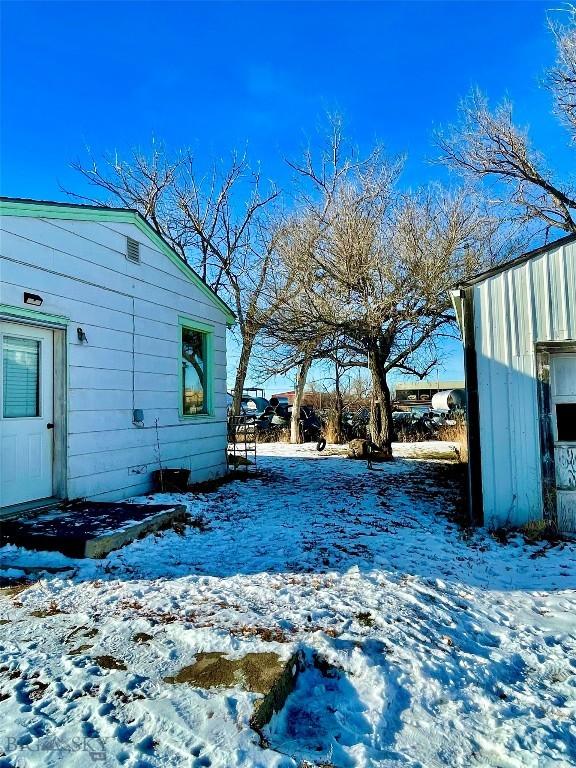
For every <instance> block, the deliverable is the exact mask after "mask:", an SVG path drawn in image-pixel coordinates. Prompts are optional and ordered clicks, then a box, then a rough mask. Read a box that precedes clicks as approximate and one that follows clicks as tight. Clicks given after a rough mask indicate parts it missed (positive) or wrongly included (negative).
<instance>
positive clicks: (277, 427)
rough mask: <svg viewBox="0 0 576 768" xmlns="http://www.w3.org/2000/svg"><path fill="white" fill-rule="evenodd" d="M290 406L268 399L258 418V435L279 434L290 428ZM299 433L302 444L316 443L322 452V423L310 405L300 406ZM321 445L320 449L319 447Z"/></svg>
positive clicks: (324, 443)
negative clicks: (266, 406) (275, 432)
mask: <svg viewBox="0 0 576 768" xmlns="http://www.w3.org/2000/svg"><path fill="white" fill-rule="evenodd" d="M291 420H292V406H291V405H284V404H281V403H279V402H278V401H277V400H276V398H271V399H270V404H269V406H268V408H266V410H265V411H264V413H262V414H261V416H259V417H258V420H257V429H258V432H260V433H267V434H270V433H271V432H274V431H277V432H280V431H281V430H283V429H288V428H289V427H290V422H291ZM300 433H301V435H302V439H303V441H304V442H306V443H307V442H311V441H313V442H316V443H318V450H320V451H321V450H323V448H324V447H325V445H326V441H325V440H324V438H322V421H321V420H320V417H319V415H318V414H317V413H316V412H315V410H314V408H312V406H310V405H302V406H300ZM320 444H322V447H320Z"/></svg>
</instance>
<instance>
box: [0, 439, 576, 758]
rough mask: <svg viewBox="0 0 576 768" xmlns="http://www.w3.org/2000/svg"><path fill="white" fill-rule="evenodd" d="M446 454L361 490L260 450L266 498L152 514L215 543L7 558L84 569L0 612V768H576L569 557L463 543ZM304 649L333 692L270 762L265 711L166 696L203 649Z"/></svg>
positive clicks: (12, 551)
mask: <svg viewBox="0 0 576 768" xmlns="http://www.w3.org/2000/svg"><path fill="white" fill-rule="evenodd" d="M414 451H416V452H415V453H414ZM438 451H440V453H438V455H439V456H445V455H450V451H451V448H450V446H447V445H442V444H438V443H434V444H421V445H420V446H419V447H418V448H416V449H414V448H413V447H410V446H404V445H403V446H397V451H396V452H397V455H398V456H399V457H400V458H398V459H397V460H396V461H394V462H392V463H389V464H383V465H379V466H378V467H377V468H376V469H374V470H373V471H371V472H370V471H368V470H367V468H366V464H365V463H364V462H353V461H349V460H347V459H345V458H344V457H343V456H342V455H340V454H341V451H339V450H338V449H332V450H331V448H330V446H329V447H328V449H327V451H326V452H325V453H324V454H317V453H316V451H315V450H314V447H313V446H307V445H306V446H298V447H293V446H288V445H266V446H261V449H260V454H261V455H260V456H259V459H258V463H259V467H260V469H261V470H263V473H264V475H263V477H262V479H260V480H251V481H247V482H239V481H237V482H234V483H231V484H229V485H226V486H223V487H222V488H221V489H220V490H218V491H216V492H214V493H211V494H205V495H196V496H192V495H185V496H182V497H175V496H168V495H160V496H156V497H155V498H154V500H155V501H157V502H164V501H170V502H173V501H174V500H176V499H177V500H181V499H182V500H183V501H184V502H185V503H186V504H187V505H188V507H189V509H190V511H191V513H192V514H193V515H194V516H201V517H202V518H203V519H204V521H205V525H204V526H202V528H204V530H202V529H199V528H188V529H186V530H185V532H184V533H183V534H181V533H179V532H177V531H172V530H171V531H168V532H165V533H163V534H161V535H156V536H150V537H148V538H146V539H143V540H140V541H136V542H134V543H133V544H131V545H129V546H127V547H125V548H123V549H121V550H119V551H117V552H114V553H111V554H110V555H109V556H108V557H107V558H106V559H104V560H100V561H72V560H68V559H67V558H64V557H63V556H59V555H54V554H48V553H34V554H31V553H26V552H25V551H23V550H17V549H16V548H13V547H5V548H4V549H1V550H0V563H2V564H3V565H4V566H6V565H11V566H12V567H13V570H12V573H13V574H14V575H17V573H18V566H24V565H35V566H42V567H48V566H50V567H56V566H58V565H68V566H69V567H70V568H71V569H72V570H70V571H67V572H64V573H62V572H61V573H47V572H45V573H41V574H39V576H38V580H37V581H35V582H34V583H33V584H32V585H30V586H29V587H28V588H27V589H25V590H23V591H20V592H18V593H17V594H16V593H12V594H7V593H6V592H5V593H4V594H3V595H0V631H1V635H0V768H1V767H2V766H22V767H23V766H52V765H54V766H75V767H77V766H79V767H83V766H93V765H102V766H120V765H122V766H129V767H134V768H135V767H136V766H138V768H146V767H147V766H190V767H194V768H197V767H199V766H212V767H213V768H217V767H222V768H233V767H234V766H246V767H250V768H253V767H257V766H261V767H262V768H273V767H274V768H289V766H298V765H309V766H319V765H334V766H336V767H337V768H351V767H352V766H412V767H413V768H416V766H419V767H425V768H428V766H486V767H487V766H499V767H501V768H515V767H516V766H533V767H534V768H536V767H538V768H543V767H547V766H557V767H560V766H571V765H576V546H575V545H573V544H564V545H560V546H556V547H553V548H548V547H546V546H544V545H542V544H541V543H540V544H538V545H530V546H529V545H526V544H524V542H523V541H522V540H521V539H517V540H514V541H512V542H511V543H509V544H507V545H501V544H499V543H497V542H496V541H494V540H493V539H492V538H491V537H490V536H488V535H487V534H486V533H484V532H481V531H480V532H477V533H474V534H473V535H471V536H470V535H466V534H464V533H463V532H462V531H461V530H460V529H459V528H458V527H457V526H456V525H455V524H454V523H452V522H450V520H449V518H448V517H446V516H445V515H446V514H447V513H450V512H451V511H452V509H453V506H454V504H455V502H457V493H456V491H455V485H456V482H455V474H456V471H457V470H456V468H455V467H454V465H449V464H446V463H444V462H442V461H430V460H429V458H430V455H431V454H432V455H434V452H438ZM414 455H416V456H420V457H422V456H426V457H427V459H428V460H422V459H421V460H417V459H416V460H415V459H414V458H408V457H410V456H414ZM296 649H301V650H302V651H303V652H304V654H305V655H306V657H307V659H308V660H310V659H311V658H312V654H313V653H314V652H319V653H320V654H322V655H323V656H324V657H325V658H326V659H327V660H328V661H329V662H330V663H332V664H334V665H335V666H336V667H338V668H339V670H340V673H339V675H337V676H336V677H331V678H325V677H323V676H322V675H321V674H320V672H319V671H318V670H317V669H315V668H313V667H312V666H311V667H310V668H309V669H307V670H306V671H305V672H303V673H302V675H301V676H300V678H299V682H298V685H297V688H296V690H295V691H294V693H293V694H291V696H290V697H289V699H288V701H287V704H286V707H285V708H284V710H283V711H282V712H281V713H280V714H279V715H277V716H275V718H274V719H273V720H272V723H271V724H270V726H269V727H268V729H267V732H266V735H267V737H268V738H269V740H270V743H271V748H270V749H262V748H261V747H260V746H259V744H258V737H257V735H256V734H255V733H254V732H253V731H252V730H251V729H250V728H249V725H248V720H249V717H250V713H251V711H252V706H253V703H254V701H255V699H256V697H257V694H252V693H249V692H245V691H243V690H241V689H240V688H234V689H226V690H202V689H197V688H193V687H191V686H190V685H187V684H170V683H167V682H164V678H165V677H166V676H169V675H174V674H175V673H176V672H177V671H178V670H180V669H181V668H182V667H183V666H185V665H188V664H191V663H192V662H193V661H194V659H195V654H197V653H198V652H200V651H223V652H226V653H227V654H228V655H229V656H230V657H232V658H236V657H240V656H243V655H244V654H245V653H247V652H251V651H262V650H266V651H275V652H277V653H279V654H280V655H281V656H282V657H285V658H288V657H289V656H290V654H291V653H293V652H294V650H296ZM2 755H3V756H2Z"/></svg>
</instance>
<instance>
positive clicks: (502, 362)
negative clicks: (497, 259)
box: [474, 243, 576, 525]
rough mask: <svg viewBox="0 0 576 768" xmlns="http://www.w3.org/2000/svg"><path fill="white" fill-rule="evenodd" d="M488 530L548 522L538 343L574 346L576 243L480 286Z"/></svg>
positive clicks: (477, 306) (477, 317) (477, 311)
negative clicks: (545, 519) (544, 505)
mask: <svg viewBox="0 0 576 768" xmlns="http://www.w3.org/2000/svg"><path fill="white" fill-rule="evenodd" d="M474 331H475V343H476V357H477V365H478V393H479V410H480V448H481V461H482V493H483V505H484V521H485V523H486V525H491V524H504V523H506V522H510V523H512V524H515V525H518V524H522V523H524V522H526V521H528V520H531V519H538V518H541V517H542V467H541V460H540V453H541V451H540V431H539V430H540V427H539V420H538V419H539V415H538V396H537V382H536V356H535V344H536V342H545V341H565V340H570V339H576V244H574V243H572V244H568V245H565V246H563V247H559V248H553V247H552V248H551V250H550V251H547V252H546V253H542V254H540V255H538V256H535V257H534V258H532V259H530V260H529V261H526V262H524V263H523V264H520V265H518V266H515V267H511V268H510V269H508V270H505V271H503V272H500V273H498V274H496V275H493V276H492V277H487V278H486V279H485V280H483V281H482V282H480V283H478V284H476V285H475V286H474Z"/></svg>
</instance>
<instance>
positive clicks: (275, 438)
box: [258, 427, 290, 443]
mask: <svg viewBox="0 0 576 768" xmlns="http://www.w3.org/2000/svg"><path fill="white" fill-rule="evenodd" d="M258 442H259V443H289V442H290V429H289V428H288V427H284V428H283V429H269V430H267V431H266V432H259V433H258Z"/></svg>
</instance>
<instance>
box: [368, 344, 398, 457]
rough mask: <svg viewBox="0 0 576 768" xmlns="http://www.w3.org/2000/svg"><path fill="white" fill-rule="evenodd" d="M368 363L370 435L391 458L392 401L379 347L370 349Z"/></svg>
mask: <svg viewBox="0 0 576 768" xmlns="http://www.w3.org/2000/svg"><path fill="white" fill-rule="evenodd" d="M368 365H369V368H370V373H371V374H372V407H371V413H370V436H371V438H372V441H373V442H374V443H375V444H376V445H377V446H378V448H379V450H380V451H382V453H384V454H386V455H387V456H389V457H390V458H392V431H393V430H392V403H391V401H390V390H389V389H388V382H387V380H386V369H385V367H384V360H382V359H381V354H379V349H378V348H375V349H371V350H370V356H369V361H368Z"/></svg>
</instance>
